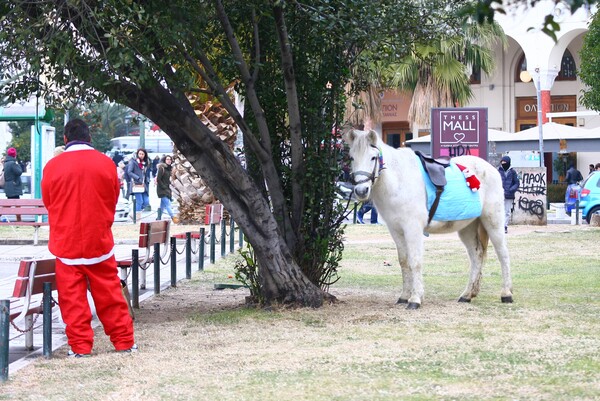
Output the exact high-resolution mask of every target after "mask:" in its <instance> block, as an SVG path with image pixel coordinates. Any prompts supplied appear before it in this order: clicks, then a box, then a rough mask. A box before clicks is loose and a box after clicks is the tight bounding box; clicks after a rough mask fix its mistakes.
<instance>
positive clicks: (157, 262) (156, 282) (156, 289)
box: [154, 243, 160, 294]
mask: <svg viewBox="0 0 600 401" xmlns="http://www.w3.org/2000/svg"><path fill="white" fill-rule="evenodd" d="M154 294H160V243H156V244H154Z"/></svg>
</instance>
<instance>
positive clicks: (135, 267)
mask: <svg viewBox="0 0 600 401" xmlns="http://www.w3.org/2000/svg"><path fill="white" fill-rule="evenodd" d="M125 284H127V283H125ZM131 306H132V307H133V308H135V309H140V260H139V249H132V250H131Z"/></svg>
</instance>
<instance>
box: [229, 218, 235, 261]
mask: <svg viewBox="0 0 600 401" xmlns="http://www.w3.org/2000/svg"><path fill="white" fill-rule="evenodd" d="M233 251H235V223H234V222H233V217H231V216H229V253H233Z"/></svg>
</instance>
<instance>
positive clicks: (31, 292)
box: [8, 258, 56, 350]
mask: <svg viewBox="0 0 600 401" xmlns="http://www.w3.org/2000/svg"><path fill="white" fill-rule="evenodd" d="M55 261H56V259H54V258H52V259H37V260H35V259H28V260H22V261H21V263H20V264H19V271H18V273H17V278H16V280H15V287H14V290H13V295H12V297H11V298H8V301H9V307H10V313H9V322H12V323H13V325H14V326H15V327H16V328H17V330H18V331H22V332H24V333H25V349H27V350H32V349H33V329H34V325H35V321H34V315H38V316H39V315H41V314H44V313H50V312H51V310H44V305H43V294H44V283H50V284H51V286H52V291H56V274H55ZM50 305H51V308H50V309H52V307H54V306H55V302H54V300H51V301H50ZM44 345H46V344H44Z"/></svg>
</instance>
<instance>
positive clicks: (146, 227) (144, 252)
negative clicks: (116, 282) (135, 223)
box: [117, 220, 170, 289]
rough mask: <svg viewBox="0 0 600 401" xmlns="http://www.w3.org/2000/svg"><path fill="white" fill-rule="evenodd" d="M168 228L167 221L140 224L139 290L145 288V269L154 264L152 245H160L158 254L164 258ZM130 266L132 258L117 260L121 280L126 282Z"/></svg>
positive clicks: (167, 249) (167, 240)
mask: <svg viewBox="0 0 600 401" xmlns="http://www.w3.org/2000/svg"><path fill="white" fill-rule="evenodd" d="M169 228H170V222H169V221H168V220H158V221H152V222H148V223H140V236H139V241H138V247H139V248H140V253H139V256H138V263H139V266H140V268H141V273H140V288H141V289H145V288H146V269H147V268H148V267H149V266H150V265H151V264H152V263H154V244H160V245H162V247H163V250H162V252H161V254H160V258H161V259H162V258H165V257H166V255H167V252H168V251H169V247H170V244H169V238H170V237H169ZM131 265H132V257H131V256H129V257H128V258H122V259H121V258H118V259H117V266H118V267H119V268H120V269H121V279H122V280H125V282H127V276H128V275H129V274H128V272H127V269H129V268H130V267H131Z"/></svg>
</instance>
